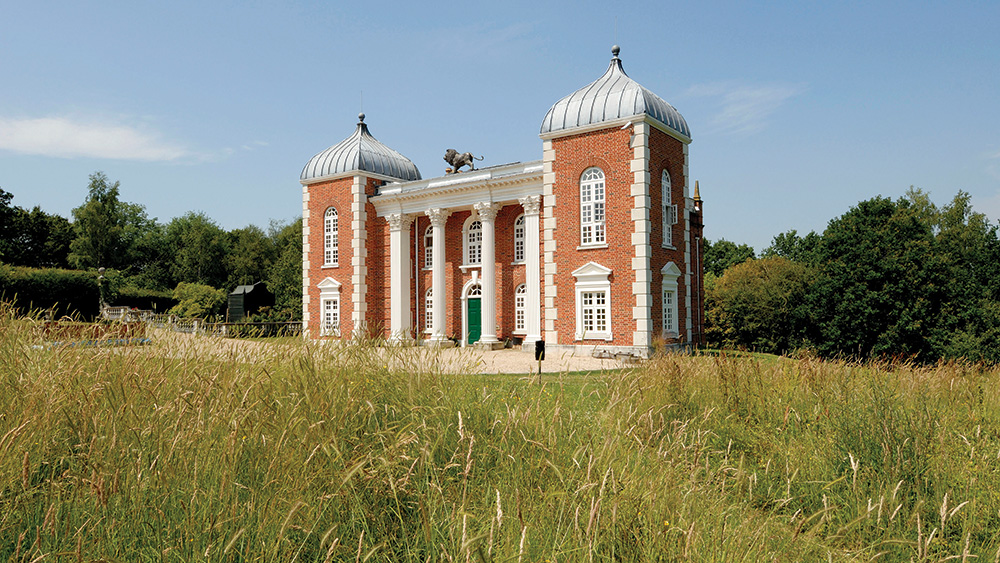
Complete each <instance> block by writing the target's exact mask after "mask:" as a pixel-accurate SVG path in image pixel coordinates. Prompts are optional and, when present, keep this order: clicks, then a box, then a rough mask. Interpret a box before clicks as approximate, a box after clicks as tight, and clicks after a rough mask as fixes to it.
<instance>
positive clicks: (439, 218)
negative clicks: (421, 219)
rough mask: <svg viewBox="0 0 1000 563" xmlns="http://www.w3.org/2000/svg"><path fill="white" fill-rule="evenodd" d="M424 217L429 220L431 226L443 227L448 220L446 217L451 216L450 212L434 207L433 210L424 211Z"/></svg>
mask: <svg viewBox="0 0 1000 563" xmlns="http://www.w3.org/2000/svg"><path fill="white" fill-rule="evenodd" d="M424 215H426V216H428V217H430V218H431V226H434V227H443V226H444V224H445V222H446V221H447V220H448V216H449V215H451V211H449V210H447V209H442V208H440V207H435V208H434V209H428V210H427V211H424Z"/></svg>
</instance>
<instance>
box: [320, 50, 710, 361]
mask: <svg viewBox="0 0 1000 563" xmlns="http://www.w3.org/2000/svg"><path fill="white" fill-rule="evenodd" d="M612 53H613V56H612V59H611V64H610V65H609V66H608V69H607V71H606V72H605V73H604V74H603V75H602V76H601V77H600V78H598V79H597V80H595V81H594V82H592V83H590V84H588V85H586V86H584V87H583V88H580V89H579V90H576V91H575V92H573V93H571V94H569V95H568V96H566V97H564V98H562V99H561V100H559V101H557V102H556V103H555V104H554V105H553V106H552V107H551V108H550V109H549V110H548V113H546V114H545V118H544V119H543V120H542V123H541V129H540V137H541V140H542V159H541V160H536V161H532V162H523V163H513V164H505V165H499V166H490V167H487V168H482V169H474V170H468V171H462V172H459V171H458V170H457V169H455V170H454V171H453V172H452V173H449V174H446V175H444V176H441V177H437V178H431V179H422V178H421V176H420V172H419V171H418V170H417V167H416V166H415V165H414V164H413V162H411V161H410V160H409V159H408V158H406V157H405V156H403V155H402V154H400V153H399V152H396V151H395V150H393V149H391V148H389V147H387V146H385V145H383V144H382V143H380V142H379V141H377V140H376V139H375V138H374V137H373V136H372V135H371V133H370V132H369V130H368V126H367V124H366V123H365V122H364V117H365V116H364V114H362V115H360V116H359V118H360V121H359V123H358V124H357V129H356V130H355V131H354V133H353V134H352V135H351V136H349V137H348V138H347V139H345V140H343V141H341V142H340V143H338V144H336V145H334V146H332V147H330V148H329V149H326V150H325V151H323V152H321V153H319V154H317V155H316V156H314V157H313V158H312V159H311V160H309V162H308V164H306V166H305V168H304V169H303V170H302V174H301V177H300V182H301V184H302V186H303V190H302V213H303V288H302V290H303V291H302V293H303V304H302V307H303V321H304V326H305V332H306V334H307V335H308V336H310V337H312V338H342V339H350V338H356V337H358V336H359V335H374V336H384V337H385V338H387V339H388V340H389V341H391V342H421V343H426V344H433V345H452V344H458V345H461V346H468V345H475V346H479V347H484V348H490V349H493V348H500V347H503V346H504V345H507V344H515V345H516V344H522V345H525V347H526V349H527V347H528V346H530V347H532V348H533V347H534V342H535V341H538V340H544V341H545V343H546V346H547V347H548V349H549V350H553V351H561V350H572V351H574V352H577V353H595V352H603V353H610V354H622V353H625V354H631V355H638V356H643V357H646V356H648V355H649V353H650V352H651V351H652V350H653V349H654V346H655V345H656V344H660V345H666V346H676V347H686V346H690V345H692V344H699V343H701V342H702V338H703V336H702V333H703V331H702V325H703V319H704V312H703V301H704V287H703V284H702V280H703V276H702V271H703V270H702V226H703V223H702V211H703V210H702V202H701V198H700V194H699V192H698V188H697V184H695V185H694V186H692V185H691V182H690V180H689V179H688V146H689V144H690V142H691V134H690V131H689V130H688V126H687V123H686V122H685V121H684V118H683V117H682V116H681V114H680V113H679V112H678V111H677V110H676V109H675V108H674V107H673V106H671V105H670V104H668V103H667V102H665V101H664V100H663V99H661V98H660V97H658V96H657V95H655V94H654V93H652V92H651V91H649V90H647V89H646V88H644V87H642V86H641V85H640V84H638V83H637V82H635V81H634V80H632V79H631V78H629V77H628V76H627V75H626V74H625V71H624V70H623V68H622V63H621V60H620V59H619V58H618V53H619V50H618V47H617V46H616V47H615V48H614V49H613V50H612Z"/></svg>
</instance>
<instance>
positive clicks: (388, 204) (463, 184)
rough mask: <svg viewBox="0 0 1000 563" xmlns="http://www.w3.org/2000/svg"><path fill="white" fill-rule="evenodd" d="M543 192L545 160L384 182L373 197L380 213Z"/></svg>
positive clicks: (449, 206)
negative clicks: (392, 182)
mask: <svg viewBox="0 0 1000 563" xmlns="http://www.w3.org/2000/svg"><path fill="white" fill-rule="evenodd" d="M541 193H542V161H534V162H527V163H515V164H509V165H505V166H498V167H495V168H486V169H480V170H475V171H469V172H462V173H460V174H451V175H448V176H442V177H439V178H430V179H427V180H416V181H413V182H402V183H395V184H389V185H387V186H383V187H382V188H381V189H380V190H379V195H378V196H375V197H372V198H370V199H369V201H370V202H371V203H372V204H373V205H374V206H375V212H376V214H377V215H378V216H383V215H387V214H389V213H420V214H422V213H423V212H424V211H425V210H427V209H430V208H435V207H440V208H444V209H451V210H455V209H459V208H464V207H470V206H472V205H473V204H475V203H478V202H481V201H494V202H508V201H510V202H513V203H517V200H518V198H522V197H526V196H529V195H536V194H541Z"/></svg>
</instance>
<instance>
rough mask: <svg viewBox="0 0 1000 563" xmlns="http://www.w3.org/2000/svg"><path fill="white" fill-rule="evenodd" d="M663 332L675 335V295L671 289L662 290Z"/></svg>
mask: <svg viewBox="0 0 1000 563" xmlns="http://www.w3.org/2000/svg"><path fill="white" fill-rule="evenodd" d="M663 332H665V333H668V334H676V333H677V293H676V292H675V291H674V290H671V289H664V290H663Z"/></svg>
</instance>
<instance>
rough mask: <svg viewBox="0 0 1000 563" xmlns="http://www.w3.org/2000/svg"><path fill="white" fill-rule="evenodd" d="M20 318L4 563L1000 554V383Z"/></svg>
mask: <svg viewBox="0 0 1000 563" xmlns="http://www.w3.org/2000/svg"><path fill="white" fill-rule="evenodd" d="M30 323H31V321H30V320H26V319H21V318H17V317H15V316H14V315H13V314H12V313H11V312H10V311H9V310H4V311H3V312H2V313H0V561H18V562H20V561H45V560H51V561H55V560H68V561H73V560H79V561H95V560H106V561H366V560H367V561H462V562H465V561H522V562H528V561H675V560H692V561H759V560H782V561H800V560H802V561H806V560H824V561H826V560H830V561H867V560H872V559H877V560H880V561H943V560H948V559H949V558H951V559H952V560H963V559H969V558H971V557H973V556H977V557H978V560H988V561H993V560H996V558H997V557H1000V551H998V549H1000V541H998V537H997V533H998V529H1000V527H998V525H997V518H1000V512H998V511H1000V488H998V483H1000V425H998V424H997V422H998V421H997V417H998V412H1000V410H998V408H997V405H998V397H997V393H996V391H995V388H996V385H995V383H996V382H997V375H998V374H997V372H995V371H990V370H987V369H984V368H981V367H977V366H963V365H958V364H949V365H942V366H937V367H934V368H919V367H915V366H910V365H885V364H869V365H849V364H838V363H828V362H819V361H816V360H811V359H802V360H795V361H792V360H779V359H755V358H731V357H719V358H709V357H686V356H664V357H659V358H656V359H654V360H653V361H651V362H649V363H648V364H647V365H646V366H643V367H641V368H637V369H634V370H625V371H618V372H607V373H593V374H562V375H560V376H558V377H552V378H547V381H546V383H545V385H543V386H539V385H537V384H536V383H534V382H533V381H532V380H531V379H530V378H526V377H525V378H521V377H517V376H480V375H469V374H465V375H461V374H453V373H447V370H448V369H452V368H450V367H448V366H447V365H446V364H444V363H443V362H441V361H440V359H439V358H438V357H436V356H435V355H434V354H433V353H431V352H427V351H425V350H420V351H413V350H405V349H399V348H391V347H384V346H376V345H375V344H376V343H366V344H363V345H354V346H344V347H341V346H317V345H313V344H310V343H302V344H299V345H291V346H288V345H283V346H268V345H266V344H262V345H256V346H253V347H249V348H248V347H225V346H223V347H219V346H213V345H209V344H207V343H206V342H207V341H206V340H205V339H190V338H174V337H167V336H165V335H158V336H159V337H154V344H153V345H152V346H148V347H139V348H88V349H75V348H74V349H65V348H63V349H50V348H47V347H45V346H44V343H43V342H42V341H40V340H38V338H37V336H35V333H33V332H32V331H31V330H28V326H29V325H30Z"/></svg>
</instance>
